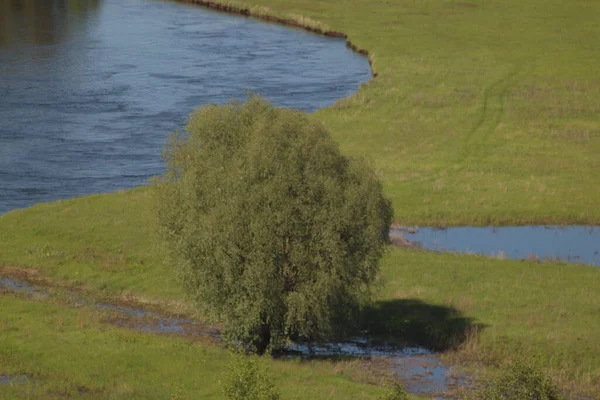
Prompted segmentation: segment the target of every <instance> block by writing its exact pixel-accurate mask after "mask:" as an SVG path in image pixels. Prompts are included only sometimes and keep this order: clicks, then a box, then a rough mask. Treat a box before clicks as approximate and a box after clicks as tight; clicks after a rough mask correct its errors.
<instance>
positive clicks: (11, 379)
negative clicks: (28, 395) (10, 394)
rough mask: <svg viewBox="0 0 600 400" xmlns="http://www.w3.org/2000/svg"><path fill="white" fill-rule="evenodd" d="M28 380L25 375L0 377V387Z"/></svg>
mask: <svg viewBox="0 0 600 400" xmlns="http://www.w3.org/2000/svg"><path fill="white" fill-rule="evenodd" d="M28 380H29V377H28V376H27V375H0V385H11V384H18V383H25V382H27V381H28Z"/></svg>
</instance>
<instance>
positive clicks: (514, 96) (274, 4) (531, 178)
mask: <svg viewBox="0 0 600 400" xmlns="http://www.w3.org/2000/svg"><path fill="white" fill-rule="evenodd" d="M246 3H247V4H250V5H249V6H248V8H250V9H251V11H253V12H255V13H256V14H258V15H260V14H265V13H274V14H276V15H282V16H284V17H285V16H286V15H289V14H292V15H303V16H307V17H309V18H310V19H311V20H310V21H309V22H308V23H307V25H308V26H313V25H315V24H314V23H313V22H312V21H313V20H316V21H320V22H322V23H324V24H325V25H327V26H328V27H329V28H330V29H333V30H335V31H341V32H344V33H346V34H348V36H349V39H350V40H352V42H353V43H355V44H356V45H357V46H358V47H359V48H362V49H367V50H368V51H369V52H370V56H371V58H372V59H373V61H374V69H375V71H376V72H377V73H378V77H377V78H376V79H373V80H371V81H370V82H369V83H367V84H364V85H363V86H362V87H361V88H360V90H359V91H358V93H357V94H356V95H354V96H352V97H351V98H349V99H343V100H340V101H338V103H337V104H336V105H335V106H333V107H331V108H327V109H323V110H320V111H319V112H317V113H316V115H315V118H317V119H319V120H321V121H323V122H324V123H325V125H326V126H327V127H328V128H329V129H330V130H331V132H332V134H333V136H334V137H335V138H336V139H337V140H338V142H339V143H340V146H341V148H342V149H343V150H344V151H345V152H346V154H351V155H359V156H364V157H366V158H367V159H369V160H371V161H372V162H373V163H374V166H375V168H376V169H377V171H378V172H379V174H380V177H381V179H382V180H383V181H384V183H385V188H386V191H387V193H388V194H389V195H390V196H391V197H392V199H393V204H394V208H395V210H396V215H397V218H398V220H399V222H401V223H405V224H421V225H470V224H475V225H485V224H495V225H515V224H527V223H540V224H551V223H557V224H567V223H585V224H588V223H599V222H600V208H599V207H596V204H599V203H600V189H598V182H600V156H599V154H600V76H599V75H598V68H599V66H600V47H599V46H597V45H596V43H597V42H599V41H600V24H598V23H597V15H598V14H599V13H600V5H599V4H598V2H594V1H590V0H574V1H570V2H567V3H565V2H564V1H559V0H550V1H541V0H531V1H527V2H522V1H516V0H506V1H482V0H474V1H460V0H426V1H423V0H418V1H415V0H389V1H385V2H373V1H367V0H339V1H327V2H325V1H314V0H252V1H247V2H246ZM254 5H262V6H267V7H269V8H270V9H265V8H264V7H263V8H260V7H254V8H252V6H254ZM297 20H298V22H300V23H302V21H301V20H300V19H298V18H297ZM316 26H317V27H319V26H318V24H317V25H316ZM332 68H335V66H332Z"/></svg>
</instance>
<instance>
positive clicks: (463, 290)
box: [0, 0, 600, 400]
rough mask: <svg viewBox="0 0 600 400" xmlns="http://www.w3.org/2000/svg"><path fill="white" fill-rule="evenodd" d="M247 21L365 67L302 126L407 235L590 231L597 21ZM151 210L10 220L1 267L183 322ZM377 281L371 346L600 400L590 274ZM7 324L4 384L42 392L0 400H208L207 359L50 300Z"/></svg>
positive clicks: (289, 394)
mask: <svg viewBox="0 0 600 400" xmlns="http://www.w3.org/2000/svg"><path fill="white" fill-rule="evenodd" d="M251 3H252V4H251V5H252V6H255V7H253V8H252V12H253V13H256V14H263V15H264V14H269V13H274V14H277V15H289V14H293V15H294V18H295V20H297V21H300V22H301V23H305V24H307V25H310V26H313V27H317V28H321V27H323V26H324V25H327V26H328V27H329V28H330V29H333V30H336V31H342V32H344V33H346V34H348V35H349V38H350V40H352V42H353V43H355V44H356V45H357V46H358V47H359V48H363V49H368V50H369V52H370V57H371V58H372V60H373V63H374V64H373V67H374V69H375V71H376V72H377V74H378V76H377V78H375V79H373V80H371V81H370V82H368V83H366V84H364V85H362V86H361V88H360V90H359V91H358V92H357V93H356V94H355V95H354V96H352V97H350V98H348V99H342V100H340V101H338V102H337V103H336V104H335V105H334V106H332V107H330V108H327V109H323V110H320V111H318V112H317V113H315V114H314V115H313V118H316V119H319V120H321V121H323V123H324V124H325V125H326V126H327V127H328V128H329V129H330V131H331V133H332V135H333V136H334V137H335V138H336V140H337V141H338V142H339V144H340V147H341V148H342V150H343V151H344V152H345V153H346V154H349V155H356V156H363V157H365V158H366V159H368V160H369V161H370V162H372V163H373V165H374V167H375V168H376V170H377V172H378V174H379V176H380V177H381V179H382V180H383V182H384V185H385V190H386V193H387V194H388V195H389V196H390V197H391V198H392V200H393V204H394V207H395V212H396V217H397V221H398V222H399V223H401V224H417V225H467V224H474V225H483V224H495V225H502V224H526V223H540V224H568V223H586V224H587V223H595V224H598V223H600V207H597V204H600V189H599V188H598V182H600V75H599V74H598V68H599V67H600V47H599V46H598V45H597V43H599V42H600V24H598V23H597V15H599V14H600V3H598V2H594V1H590V0H573V1H571V2H561V1H558V0H550V1H544V2H543V1H541V0H531V1H529V2H525V3H523V2H517V1H515V0H506V1H503V2H500V1H480V0H477V1H449V0H419V1H414V0H389V1H385V2H372V1H366V0H338V1H335V2H333V1H328V2H325V1H315V0H252V1H251ZM257 5H261V6H266V7H268V8H264V7H256V6H257ZM299 15H302V16H305V17H308V18H309V19H304V20H303V19H302V18H300V17H298V16H299ZM315 21H317V22H315ZM321 23H322V24H323V25H321ZM332 67H335V66H332ZM149 203H150V199H149V192H148V190H146V189H143V188H142V189H135V190H132V191H126V192H119V193H114V194H106V195H94V196H88V197H83V198H79V199H74V200H65V201H60V202H56V203H51V204H39V205H36V206H34V207H32V208H29V209H26V210H18V211H13V212H9V213H8V214H5V215H3V216H0V267H6V266H14V267H16V268H26V267H28V268H34V269H36V270H38V271H39V275H40V276H45V277H50V278H51V279H52V281H53V283H54V284H62V283H65V284H68V285H72V286H76V287H82V288H85V289H88V290H89V291H90V292H91V293H94V294H96V295H108V296H111V297H116V298H118V297H123V298H135V299H136V300H137V301H139V302H141V303H153V304H156V305H158V306H160V307H161V308H164V309H171V310H177V311H181V312H192V310H191V309H190V308H189V307H188V304H187V303H186V302H185V300H183V294H182V291H181V288H180V287H179V286H178V285H177V282H176V281H175V279H174V277H173V274H172V272H171V271H170V270H169V269H167V267H165V263H164V259H163V256H162V254H163V251H162V249H161V248H159V247H158V246H157V245H156V241H155V238H154V237H153V231H154V229H153V226H152V223H151V221H152V213H151V211H150V207H149ZM383 273H384V276H385V278H386V284H385V285H384V287H383V288H382V290H381V293H380V296H379V298H378V299H377V302H376V303H375V305H374V309H373V312H372V313H371V315H370V317H369V320H366V321H365V326H366V327H368V328H369V330H370V331H371V332H372V333H373V334H379V335H383V336H386V337H391V338H393V339H395V340H397V341H400V342H402V341H410V342H418V343H420V344H423V345H427V346H431V347H435V348H438V349H440V350H443V351H444V353H443V354H444V357H445V358H446V359H447V360H449V361H450V362H452V363H455V364H456V365H458V366H460V367H461V368H463V369H464V370H466V371H468V372H470V373H472V374H473V375H474V376H476V377H479V376H486V375H488V374H493V373H494V371H495V370H496V368H498V367H499V366H501V365H502V364H504V363H507V362H510V361H511V360H514V359H515V358H518V357H525V358H536V359H539V360H540V361H541V362H542V363H543V364H544V365H546V369H547V371H548V372H549V373H550V374H551V375H552V376H553V378H554V379H556V381H557V382H558V383H559V384H560V385H561V387H562V388H563V389H565V390H567V391H570V392H571V393H578V394H581V395H586V396H591V398H600V358H599V357H598V354H600V341H599V340H598V338H599V337H600V313H599V310H600V294H599V293H600V269H597V268H593V267H583V266H572V265H567V264H559V263H541V264H540V263H535V262H517V261H510V260H499V259H491V258H483V257H475V256H464V255H448V254H446V255H443V254H434V253H426V252H420V251H412V250H401V249H390V253H389V254H388V255H387V257H386V258H385V260H384V267H383ZM0 309H1V310H2V312H1V313H0V375H3V374H16V375H19V374H23V373H26V374H28V375H29V376H31V377H33V378H34V379H33V381H29V382H27V383H24V384H18V385H13V386H10V385H3V386H0V398H7V399H8V398H10V399H12V398H36V397H39V396H40V395H46V396H54V397H56V398H64V397H67V398H69V397H71V398H123V397H128V398H167V399H169V398H170V399H176V398H207V399H212V398H219V396H220V393H221V392H220V387H219V385H218V380H219V379H220V378H221V377H222V376H223V374H224V372H225V365H226V358H227V357H226V352H225V350H223V349H222V348H221V347H219V346H215V345H209V344H205V343H191V342H189V341H186V340H184V339H174V338H170V337H163V336H156V335H148V334H140V333H136V332H132V331H128V330H126V329H122V328H116V327H113V326H111V325H107V324H105V323H103V322H102V317H101V316H100V315H99V314H98V312H97V311H95V310H92V309H88V308H85V307H84V308H73V307H67V306H65V305H64V304H59V303H56V302H52V301H50V302H47V301H46V302H44V301H32V300H26V299H21V298H19V297H15V296H12V295H1V296H0ZM270 367H271V370H272V371H273V372H274V376H275V379H276V384H277V386H278V387H280V388H281V390H282V394H283V398H284V399H315V398H317V399H320V398H329V399H332V400H335V399H347V398H353V399H374V398H376V395H377V394H378V393H381V388H380V387H377V386H374V385H369V384H366V382H367V381H368V379H367V378H365V377H364V376H363V375H362V373H361V372H359V371H357V370H356V368H355V366H354V365H353V364H352V363H349V364H348V365H346V364H331V363H326V362H322V363H311V364H298V363H295V362H281V361H277V362H275V361H273V362H270Z"/></svg>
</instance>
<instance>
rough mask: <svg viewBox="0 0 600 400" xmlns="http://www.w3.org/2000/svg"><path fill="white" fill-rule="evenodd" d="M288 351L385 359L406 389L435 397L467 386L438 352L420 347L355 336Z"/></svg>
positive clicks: (441, 398)
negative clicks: (346, 339)
mask: <svg viewBox="0 0 600 400" xmlns="http://www.w3.org/2000/svg"><path fill="white" fill-rule="evenodd" d="M289 350H290V351H291V352H295V353H299V354H301V355H302V357H304V358H319V357H332V356H338V357H339V356H347V357H358V358H368V359H371V360H382V361H385V362H386V364H387V365H388V367H389V368H390V369H391V371H392V373H393V376H394V377H396V378H397V379H399V380H401V381H402V382H404V384H405V386H406V389H407V390H408V391H409V392H411V393H415V394H420V395H429V396H435V397H434V398H435V399H438V400H451V399H453V398H452V397H446V396H444V393H448V392H450V391H451V390H452V389H453V388H456V387H457V386H465V385H468V381H467V379H466V377H464V376H462V375H460V374H457V373H455V372H453V371H452V370H451V368H450V367H448V365H446V364H445V363H444V362H442V360H441V359H440V357H439V355H437V354H435V353H434V352H432V351H430V350H428V349H426V348H423V347H397V346H393V345H386V344H383V345H382V344H376V343H373V342H370V341H369V340H368V339H365V338H356V339H354V340H352V341H348V342H343V343H329V344H323V345H312V346H308V345H306V344H293V345H292V346H290V348H289Z"/></svg>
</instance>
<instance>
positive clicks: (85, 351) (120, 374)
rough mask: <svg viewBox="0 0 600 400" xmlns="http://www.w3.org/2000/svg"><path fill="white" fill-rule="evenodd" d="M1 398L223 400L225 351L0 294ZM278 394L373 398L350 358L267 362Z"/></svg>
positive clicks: (375, 389)
mask: <svg viewBox="0 0 600 400" xmlns="http://www.w3.org/2000/svg"><path fill="white" fill-rule="evenodd" d="M0 309H1V310H2V313H1V314H0V375H1V374H7V375H13V376H23V375H24V374H26V375H27V376H28V380H27V381H25V382H21V383H15V384H13V385H7V384H3V385H0V399H7V400H8V399H10V400H13V399H40V398H45V399H46V398H48V399H64V398H77V399H124V398H127V399H222V398H224V396H223V394H222V386H221V384H220V381H221V380H223V379H224V378H225V376H226V373H227V368H228V364H229V356H228V352H227V350H226V349H224V348H222V347H220V346H216V345H211V344H205V343H200V342H194V341H190V340H187V339H181V338H173V337H165V336H158V335H149V334H141V333H137V332H134V331H130V330H128V329H124V328H116V327H113V326H111V325H108V324H106V323H103V322H102V318H103V316H102V313H101V312H99V311H97V310H93V309H88V308H71V307H68V306H67V307H65V306H64V305H61V304H53V303H47V302H40V301H31V300H23V299H19V298H18V297H13V296H10V295H3V296H0ZM266 362H267V363H268V364H269V365H268V368H269V370H270V371H271V374H272V375H273V377H274V381H275V384H276V386H277V388H278V389H280V391H281V394H282V396H283V398H284V399H297V400H301V399H306V400H313V399H323V398H329V399H334V400H337V399H339V400H345V399H361V400H371V399H376V398H377V397H376V396H378V395H379V394H381V393H382V392H383V389H382V388H381V387H380V386H377V385H373V384H366V383H359V382H355V381H356V379H354V380H353V379H352V377H353V376H357V374H356V373H354V372H353V365H352V363H351V362H346V363H339V364H333V363H330V362H326V361H314V362H306V363H301V362H297V361H293V360H289V361H285V360H279V361H273V360H271V361H266Z"/></svg>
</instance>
